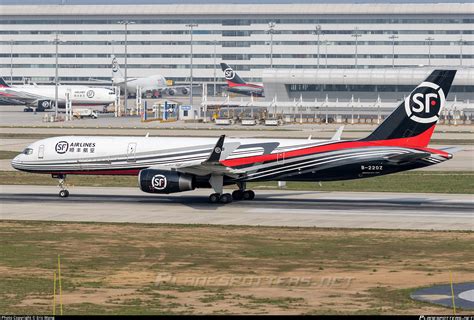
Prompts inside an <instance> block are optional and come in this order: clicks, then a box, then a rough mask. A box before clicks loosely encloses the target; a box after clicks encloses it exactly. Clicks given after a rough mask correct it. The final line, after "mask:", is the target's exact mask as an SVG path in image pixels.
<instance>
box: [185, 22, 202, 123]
mask: <svg viewBox="0 0 474 320" xmlns="http://www.w3.org/2000/svg"><path fill="white" fill-rule="evenodd" d="M197 26H198V24H197V23H189V24H187V25H186V27H188V28H189V34H190V36H191V40H190V42H189V44H190V51H191V54H190V65H191V68H190V71H189V72H190V74H189V82H190V88H189V105H190V106H192V105H193V29H194V27H197ZM199 117H201V108H199Z"/></svg>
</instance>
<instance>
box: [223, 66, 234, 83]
mask: <svg viewBox="0 0 474 320" xmlns="http://www.w3.org/2000/svg"><path fill="white" fill-rule="evenodd" d="M234 76H235V75H234V70H232V69H231V68H227V69H225V70H224V77H225V78H226V79H227V80H232V79H234Z"/></svg>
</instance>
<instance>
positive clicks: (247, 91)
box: [226, 83, 264, 97]
mask: <svg viewBox="0 0 474 320" xmlns="http://www.w3.org/2000/svg"><path fill="white" fill-rule="evenodd" d="M226 90H227V91H228V92H232V93H237V94H242V95H246V96H251V95H253V96H255V97H264V91H263V86H260V85H257V84H250V83H246V84H233V85H229V87H227V88H226Z"/></svg>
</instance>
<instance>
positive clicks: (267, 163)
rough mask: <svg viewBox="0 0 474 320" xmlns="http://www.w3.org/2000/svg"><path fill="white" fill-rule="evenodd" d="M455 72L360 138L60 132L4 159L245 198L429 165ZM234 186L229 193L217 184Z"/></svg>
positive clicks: (143, 185) (438, 73) (35, 168)
mask: <svg viewBox="0 0 474 320" xmlns="http://www.w3.org/2000/svg"><path fill="white" fill-rule="evenodd" d="M455 74H456V70H434V71H433V72H432V73H431V74H430V75H429V76H428V78H427V79H426V80H425V81H424V82H422V83H421V84H419V85H418V86H417V87H416V88H415V89H414V90H413V91H412V92H411V94H410V95H409V96H408V97H407V98H406V99H405V100H404V101H403V102H402V103H401V104H400V105H399V106H398V107H397V108H396V109H395V110H394V111H393V112H392V113H391V115H390V116H389V117H387V118H386V119H385V120H384V121H383V122H382V123H381V124H380V125H379V126H378V127H377V128H376V129H375V130H374V131H373V132H372V133H370V134H369V135H368V136H367V137H365V138H363V139H357V140H347V141H343V140H340V136H341V132H340V131H342V130H338V132H336V134H335V136H334V137H333V139H330V140H312V139H311V137H310V138H309V139H256V138H255V139H237V138H234V139H232V138H226V137H225V135H222V136H220V137H219V138H195V137H149V136H148V135H147V136H145V137H122V136H120V137H118V136H115V137H114V136H109V137H104V136H62V137H53V138H47V139H43V140H39V141H36V142H34V143H32V144H31V145H29V146H28V147H27V148H26V149H25V150H24V151H23V153H21V154H19V155H18V156H16V157H15V158H14V159H13V160H12V162H11V165H12V166H13V168H15V169H17V170H21V171H26V172H34V173H44V174H51V175H52V177H53V178H57V179H59V185H60V193H59V195H60V197H67V196H68V195H69V191H68V190H67V188H66V187H65V179H66V176H67V175H72V174H79V175H135V176H138V183H139V187H140V189H141V190H142V191H144V192H147V193H156V194H170V193H175V192H183V191H190V190H194V189H196V188H212V189H213V190H214V193H212V194H211V195H210V196H209V202H211V203H223V204H225V203H229V202H231V201H232V200H236V201H237V200H252V199H254V197H255V193H254V191H252V190H248V189H247V188H246V185H247V183H248V182H254V181H314V182H321V181H335V180H349V179H361V178H369V177H376V176H381V175H386V174H392V173H396V172H401V171H406V170H412V169H418V168H423V167H428V166H432V165H435V164H438V163H441V162H444V161H447V160H449V159H451V158H452V157H453V155H452V154H451V153H449V152H455V151H456V149H453V148H450V147H448V148H446V149H440V150H437V149H433V148H429V147H428V144H429V141H430V139H431V136H432V134H433V131H434V129H435V126H436V123H437V121H438V119H439V114H440V112H441V109H442V108H443V106H444V104H445V101H446V96H447V95H448V92H449V89H450V87H451V84H452V81H453V79H454V76H455ZM228 185H237V187H238V189H237V190H235V191H234V192H233V193H232V194H230V193H224V192H223V187H224V186H228Z"/></svg>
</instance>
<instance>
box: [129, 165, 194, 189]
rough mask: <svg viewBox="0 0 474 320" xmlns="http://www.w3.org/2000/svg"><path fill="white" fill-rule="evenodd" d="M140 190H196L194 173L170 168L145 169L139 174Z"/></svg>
mask: <svg viewBox="0 0 474 320" xmlns="http://www.w3.org/2000/svg"><path fill="white" fill-rule="evenodd" d="M138 181H139V183H140V190H142V191H143V192H148V193H166V194H168V193H175V192H182V191H189V190H194V189H195V188H196V186H195V178H194V176H192V175H189V174H186V173H181V172H177V171H169V170H156V169H143V170H141V171H140V174H139V175H138Z"/></svg>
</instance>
